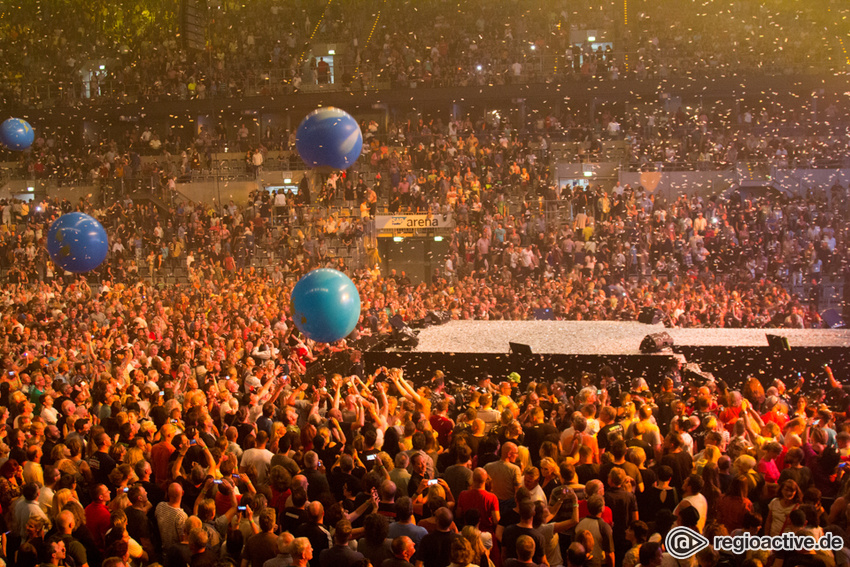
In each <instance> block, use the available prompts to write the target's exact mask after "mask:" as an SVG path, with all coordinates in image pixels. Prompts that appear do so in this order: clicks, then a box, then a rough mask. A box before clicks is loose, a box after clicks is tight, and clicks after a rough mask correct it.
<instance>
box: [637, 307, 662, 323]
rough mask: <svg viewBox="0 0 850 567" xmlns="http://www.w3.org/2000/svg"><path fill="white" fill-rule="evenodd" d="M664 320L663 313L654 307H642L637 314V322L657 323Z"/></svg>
mask: <svg viewBox="0 0 850 567" xmlns="http://www.w3.org/2000/svg"><path fill="white" fill-rule="evenodd" d="M662 320H664V313H663V312H662V311H661V310H660V309H656V308H655V307H644V308H643V309H641V310H640V315H638V322H639V323H643V324H645V325H657V324H658V323H660V322H661V321H662Z"/></svg>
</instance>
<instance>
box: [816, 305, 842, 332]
mask: <svg viewBox="0 0 850 567" xmlns="http://www.w3.org/2000/svg"><path fill="white" fill-rule="evenodd" d="M820 318H821V319H822V320H823V324H824V325H826V326H827V327H829V328H830V329H846V328H847V324H846V323H845V322H844V319H843V318H842V317H841V314H839V313H838V311H836V310H835V309H827V310H826V311H824V312H823V313H821V314H820Z"/></svg>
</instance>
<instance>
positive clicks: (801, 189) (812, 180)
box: [773, 169, 850, 195]
mask: <svg viewBox="0 0 850 567" xmlns="http://www.w3.org/2000/svg"><path fill="white" fill-rule="evenodd" d="M836 181H838V183H840V184H841V186H842V187H844V188H845V189H846V188H847V187H848V186H850V169H777V170H774V172H773V182H774V185H775V186H776V187H779V188H782V189H787V190H788V191H791V192H792V193H796V194H800V195H805V194H806V193H807V192H808V191H809V189H814V188H818V189H822V190H823V189H829V188H830V187H832V186H833V185H835V182H836Z"/></svg>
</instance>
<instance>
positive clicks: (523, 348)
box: [508, 342, 532, 354]
mask: <svg viewBox="0 0 850 567" xmlns="http://www.w3.org/2000/svg"><path fill="white" fill-rule="evenodd" d="M508 345H510V347H511V354H532V352H531V345H524V344H520V343H511V342H509V343H508Z"/></svg>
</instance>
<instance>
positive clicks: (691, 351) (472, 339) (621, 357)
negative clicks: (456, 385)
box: [364, 321, 850, 389]
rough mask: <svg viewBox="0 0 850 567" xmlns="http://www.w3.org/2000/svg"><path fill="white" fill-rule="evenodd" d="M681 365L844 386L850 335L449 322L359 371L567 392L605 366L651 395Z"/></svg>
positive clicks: (731, 378)
mask: <svg viewBox="0 0 850 567" xmlns="http://www.w3.org/2000/svg"><path fill="white" fill-rule="evenodd" d="M661 331H665V332H667V333H668V334H669V335H670V336H671V337H672V338H673V343H674V344H673V348H672V350H670V349H667V350H665V351H662V352H659V353H654V354H641V352H640V343H641V341H642V340H643V339H644V337H646V335H649V334H652V333H657V332H661ZM768 334H770V335H781V336H784V337H787V338H788V343H789V346H790V349H788V350H785V349H780V348H775V347H772V346H769V345H768V342H767V335H768ZM509 342H514V343H521V344H524V345H528V346H529V347H531V352H532V354H530V355H529V354H516V353H511V352H510V347H509V345H508V343H509ZM676 355H681V356H684V357H685V360H686V362H687V363H696V364H698V365H699V367H700V370H701V371H703V372H710V373H712V374H713V375H714V376H715V377H716V378H717V379H722V380H725V381H726V382H727V383H729V384H730V385H733V386H738V385H740V384H741V383H742V382H744V381H745V380H746V379H747V378H748V377H750V376H754V377H757V378H759V379H760V380H762V382H764V383H765V385H768V383H769V382H770V381H771V380H773V379H774V378H781V379H784V380H786V382H787V383H788V384H792V383H794V382H796V380H797V377H798V373H801V374H802V375H803V376H804V377H805V378H806V380H807V382H806V387H805V388H806V389H811V388H818V387H820V388H822V387H825V386H826V376H825V374H824V372H823V365H824V364H829V365H830V366H831V367H832V369H833V372H834V373H835V376H836V377H837V378H838V379H839V380H841V381H846V382H848V383H850V331H848V330H837V329H667V328H665V327H664V326H662V325H645V324H643V323H637V322H616V321H600V322H597V321H451V322H449V323H446V324H444V325H436V326H431V327H427V328H425V329H422V330H421V331H420V332H419V345H418V346H417V347H416V348H415V349H414V350H412V351H399V350H394V351H390V352H386V351H381V350H374V351H371V352H366V353H364V362H365V363H366V367H367V371H373V370H374V369H375V368H377V367H379V366H387V367H393V366H397V367H401V368H404V369H405V373H406V375H407V376H408V377H410V378H411V379H413V380H414V381H416V382H418V383H422V382H424V381H425V380H428V379H430V378H431V376H433V373H434V371H435V370H443V371H444V372H445V373H446V375H447V376H448V377H450V378H451V379H453V380H456V381H462V382H472V381H474V380H476V379H478V378H481V377H485V376H489V377H491V378H493V379H495V380H503V379H505V377H506V376H507V375H508V373H510V372H511V371H517V372H519V373H520V374H521V375H522V378H523V381H526V380H541V379H542V380H563V381H565V382H567V383H568V384H574V383H576V382H577V381H578V377H579V376H580V375H581V373H582V372H592V373H598V372H599V369H600V368H601V367H602V365H609V366H611V367H612V368H613V369H614V371H615V375H616V376H617V377H618V379H626V380H628V378H633V377H636V376H642V377H644V378H645V379H646V380H647V382H649V384H650V385H651V386H653V387H655V386H657V384H658V383H659V381H660V379H661V377H662V376H663V375H664V373H665V372H666V371H667V370H668V369H669V368H670V365H671V364H673V363H674V361H675V360H676Z"/></svg>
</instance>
